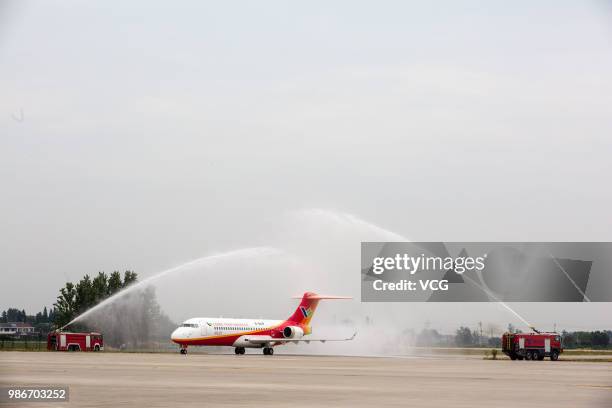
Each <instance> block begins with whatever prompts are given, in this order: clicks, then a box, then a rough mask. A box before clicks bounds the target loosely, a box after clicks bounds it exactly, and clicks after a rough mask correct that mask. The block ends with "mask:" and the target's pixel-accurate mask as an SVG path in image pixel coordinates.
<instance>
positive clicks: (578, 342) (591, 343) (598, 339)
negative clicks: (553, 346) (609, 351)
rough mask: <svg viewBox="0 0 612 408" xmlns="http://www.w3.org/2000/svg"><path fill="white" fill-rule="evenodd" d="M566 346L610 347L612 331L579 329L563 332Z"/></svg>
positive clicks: (564, 345)
mask: <svg viewBox="0 0 612 408" xmlns="http://www.w3.org/2000/svg"><path fill="white" fill-rule="evenodd" d="M561 336H562V338H563V347H565V348H608V347H612V344H611V343H610V340H612V331H610V330H607V331H599V330H598V331H591V332H588V331H577V332H567V331H565V330H564V331H563V332H562V333H561Z"/></svg>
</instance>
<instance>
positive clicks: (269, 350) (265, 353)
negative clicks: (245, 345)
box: [263, 347, 274, 356]
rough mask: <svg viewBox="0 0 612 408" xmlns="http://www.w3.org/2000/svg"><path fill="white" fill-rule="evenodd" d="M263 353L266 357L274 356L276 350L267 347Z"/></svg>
mask: <svg viewBox="0 0 612 408" xmlns="http://www.w3.org/2000/svg"><path fill="white" fill-rule="evenodd" d="M263 353H264V355H265V356H271V355H273V354H274V349H273V348H272V347H265V348H264V349H263Z"/></svg>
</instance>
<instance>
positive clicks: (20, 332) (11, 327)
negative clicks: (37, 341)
mask: <svg viewBox="0 0 612 408" xmlns="http://www.w3.org/2000/svg"><path fill="white" fill-rule="evenodd" d="M32 333H34V326H32V325H31V324H30V323H24V322H15V323H0V334H7V335H13V336H25V335H27V334H32Z"/></svg>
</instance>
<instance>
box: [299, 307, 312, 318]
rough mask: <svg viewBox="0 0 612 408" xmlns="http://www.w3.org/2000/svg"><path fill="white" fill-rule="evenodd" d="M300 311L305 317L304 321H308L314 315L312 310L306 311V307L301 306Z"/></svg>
mask: <svg viewBox="0 0 612 408" xmlns="http://www.w3.org/2000/svg"><path fill="white" fill-rule="evenodd" d="M300 311H301V312H302V314H303V315H304V319H307V318H308V317H310V316H311V315H312V310H311V309H310V308H308V309H306V308H305V307H304V306H300Z"/></svg>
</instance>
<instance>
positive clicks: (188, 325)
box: [182, 323, 198, 327]
mask: <svg viewBox="0 0 612 408" xmlns="http://www.w3.org/2000/svg"><path fill="white" fill-rule="evenodd" d="M182 327H198V325H197V324H194V323H183V326H182Z"/></svg>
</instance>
